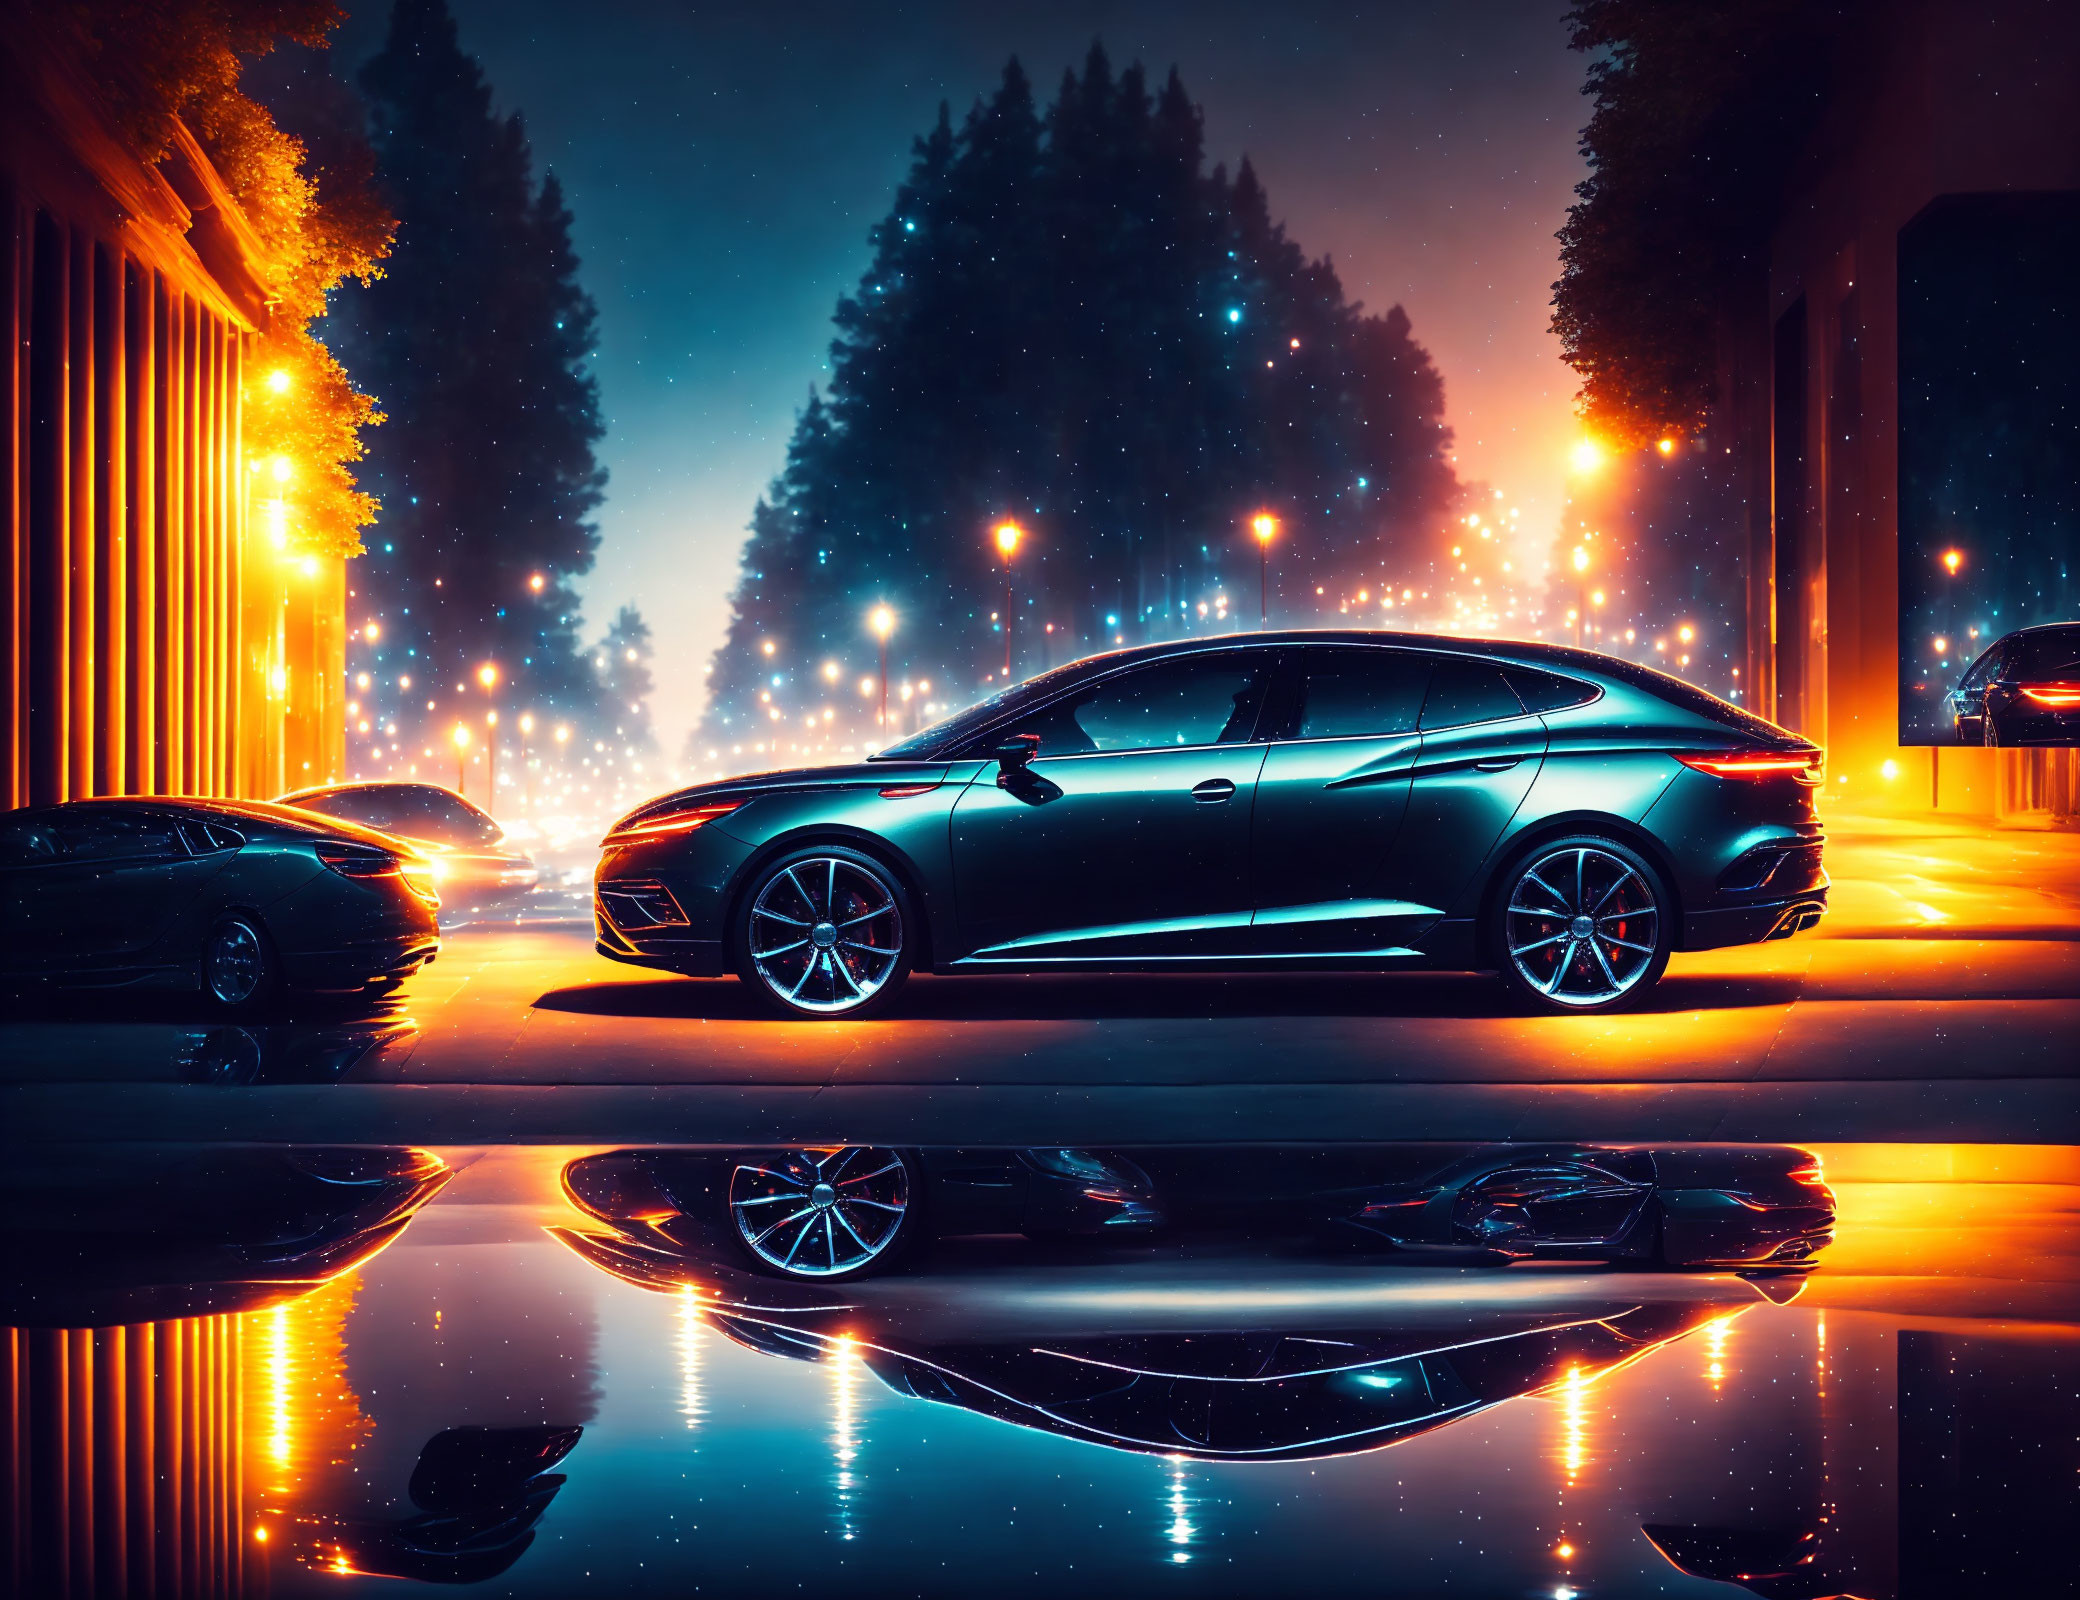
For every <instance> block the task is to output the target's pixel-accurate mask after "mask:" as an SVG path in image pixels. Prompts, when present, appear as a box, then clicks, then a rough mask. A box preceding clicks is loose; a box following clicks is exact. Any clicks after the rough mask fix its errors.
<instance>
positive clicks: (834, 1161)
mask: <svg viewBox="0 0 2080 1600" xmlns="http://www.w3.org/2000/svg"><path fill="white" fill-rule="evenodd" d="M841 1184H842V1185H843V1186H844V1189H843V1191H842V1192H841V1190H840V1189H839V1187H838V1186H839V1185H841ZM776 1190H784V1191H785V1192H775V1191H776ZM783 1201H785V1202H787V1203H788V1208H787V1212H786V1215H784V1216H782V1217H781V1218H779V1220H777V1221H772V1222H769V1221H767V1220H766V1219H767V1216H768V1215H769V1214H768V1213H766V1212H764V1211H763V1210H762V1209H757V1208H763V1207H766V1206H777V1205H779V1204H781V1202H783ZM909 1206H910V1173H909V1169H908V1168H907V1167H906V1166H905V1165H904V1164H903V1161H902V1158H901V1157H899V1156H898V1155H896V1154H895V1152H894V1151H891V1150H877V1149H873V1148H870V1147H866V1146H859V1145H846V1146H840V1147H838V1148H835V1149H830V1148H825V1149H818V1150H799V1151H794V1152H791V1153H790V1154H789V1156H788V1159H787V1161H786V1162H785V1163H784V1165H783V1166H782V1167H778V1168H776V1167H773V1166H769V1165H765V1164H762V1163H760V1162H757V1161H749V1162H745V1163H742V1164H740V1165H738V1166H737V1167H736V1168H735V1170H734V1172H733V1173H732V1175H731V1178H730V1184H729V1209H730V1215H731V1217H732V1219H733V1220H734V1222H735V1224H736V1228H737V1236H738V1237H739V1238H740V1239H741V1240H742V1241H743V1243H744V1246H745V1248H746V1249H748V1250H750V1251H751V1252H752V1254H753V1255H755V1256H757V1257H758V1258H759V1260H761V1261H763V1262H765V1263H766V1264H767V1265H768V1266H770V1267H773V1268H774V1269H776V1270H778V1271H780V1272H781V1273H783V1274H785V1275H787V1276H789V1277H802V1278H824V1277H830V1276H833V1275H837V1274H843V1273H849V1272H853V1271H856V1270H858V1269H859V1268H861V1267H864V1266H866V1265H868V1264H870V1263H871V1262H873V1261H874V1260H875V1259H876V1258H877V1257H879V1256H880V1255H882V1254H883V1252H885V1251H887V1250H888V1249H890V1248H891V1247H892V1246H893V1245H894V1243H895V1241H896V1238H897V1236H898V1235H899V1234H900V1233H901V1232H902V1231H903V1219H904V1217H905V1215H906V1214H907V1213H908V1211H909ZM875 1213H878V1214H879V1220H878V1221H876V1220H874V1219H873V1216H872V1214H875Z"/></svg>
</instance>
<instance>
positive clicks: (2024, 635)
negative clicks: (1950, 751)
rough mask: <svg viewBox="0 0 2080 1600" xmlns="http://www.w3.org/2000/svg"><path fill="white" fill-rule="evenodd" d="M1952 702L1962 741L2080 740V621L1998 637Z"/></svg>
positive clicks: (1955, 725) (1962, 681)
mask: <svg viewBox="0 0 2080 1600" xmlns="http://www.w3.org/2000/svg"><path fill="white" fill-rule="evenodd" d="M1949 704H1950V724H1951V726H1952V727H1953V728H1955V729H1956V730H1957V742H1958V743H1959V744H1987V745H2018V744H2080V622H2055V623H2050V624H2047V625H2046V626H2044V627H2041V628H2023V629H2020V630H2018V631H2017V632H2014V633H2010V634H2005V635H2003V636H2002V637H2000V638H1998V639H1996V640H1994V641H1993V643H1992V644H1990V645H1988V646H1987V647H1986V649H1985V650H1984V651H1983V652H1981V654H1980V656H1979V659H1978V660H1977V661H1974V662H1973V663H1972V664H1971V666H1970V667H1969V668H1968V669H1967V670H1966V672H1965V675H1964V677H1963V678H1962V679H1960V680H1959V681H1958V685H1957V687H1956V688H1955V689H1952V690H1951V691H1950V694H1949Z"/></svg>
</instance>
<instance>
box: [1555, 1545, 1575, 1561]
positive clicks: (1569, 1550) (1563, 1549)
mask: <svg viewBox="0 0 2080 1600" xmlns="http://www.w3.org/2000/svg"><path fill="white" fill-rule="evenodd" d="M1553 1554H1554V1555H1556V1556H1558V1557H1559V1558H1560V1559H1561V1560H1562V1561H1572V1560H1573V1559H1574V1546H1573V1545H1571V1544H1567V1543H1565V1542H1563V1543H1562V1544H1561V1545H1560V1548H1559V1549H1557V1550H1555V1551H1554V1552H1553Z"/></svg>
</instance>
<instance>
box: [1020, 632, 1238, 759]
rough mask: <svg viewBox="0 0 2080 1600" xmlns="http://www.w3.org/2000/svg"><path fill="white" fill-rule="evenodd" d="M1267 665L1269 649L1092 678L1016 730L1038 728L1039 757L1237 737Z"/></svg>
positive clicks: (1034, 730)
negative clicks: (1097, 680) (1089, 683)
mask: <svg viewBox="0 0 2080 1600" xmlns="http://www.w3.org/2000/svg"><path fill="white" fill-rule="evenodd" d="M1271 665H1272V655H1271V652H1269V651H1251V652H1249V653H1248V654H1246V655H1240V654H1238V655H1219V656H1199V657H1191V658H1187V659H1185V660H1182V661H1164V662H1159V663H1157V664H1156V665H1154V666H1148V667H1142V668H1140V669H1139V670H1137V671H1132V672H1124V673H1121V674H1120V675H1119V676H1118V677H1116V678H1108V679H1106V680H1105V681H1104V682H1102V683H1098V684H1094V685H1092V687H1091V688H1090V689H1089V690H1087V691H1086V692H1085V693H1083V694H1081V695H1078V696H1075V697H1074V698H1072V699H1070V700H1067V701H1062V702H1058V703H1057V704H1055V705H1053V706H1051V707H1049V708H1048V710H1047V711H1045V712H1043V713H1042V714H1041V715H1039V716H1038V717H1035V718H1033V719H1032V720H1031V722H1030V723H1022V724H1020V725H1019V726H1018V727H1017V729H1016V730H1015V731H1017V732H1020V733H1037V734H1039V735H1040V750H1039V754H1041V755H1043V756H1055V755H1069V754H1075V753H1080V752H1089V751H1104V750H1163V749H1176V748H1178V747H1181V746H1189V745H1206V744H1240V743H1242V742H1244V741H1246V740H1247V739H1248V738H1249V737H1250V735H1251V734H1252V733H1253V732H1254V731H1255V729H1256V721H1257V707H1258V705H1259V704H1260V703H1261V702H1262V700H1263V698H1264V686H1265V683H1266V681H1267V680H1268V679H1269V677H1270V675H1271Z"/></svg>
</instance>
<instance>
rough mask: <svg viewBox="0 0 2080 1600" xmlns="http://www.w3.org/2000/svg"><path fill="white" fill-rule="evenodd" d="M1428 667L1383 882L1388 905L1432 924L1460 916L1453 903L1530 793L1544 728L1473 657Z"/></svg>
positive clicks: (1440, 659)
mask: <svg viewBox="0 0 2080 1600" xmlns="http://www.w3.org/2000/svg"><path fill="white" fill-rule="evenodd" d="M1435 660H1436V667H1435V670H1434V671H1433V672H1432V673H1431V675H1430V686H1429V689H1428V691H1427V692H1426V693H1425V695H1424V697H1423V718H1422V728H1421V733H1422V744H1421V748H1420V749H1419V750H1418V752H1417V754H1416V758H1415V765H1414V770H1413V771H1412V772H1411V773H1410V778H1409V791H1408V812H1407V815H1406V817H1405V818H1404V820H1403V821H1402V824H1401V830H1400V832H1399V833H1398V834H1397V835H1396V836H1395V840H1394V849H1393V866H1392V870H1391V872H1390V873H1389V874H1388V875H1387V882H1388V884H1389V886H1390V889H1391V892H1392V894H1393V895H1394V897H1395V898H1396V899H1398V900H1403V901H1407V902H1408V903H1409V904H1411V905H1414V906H1420V907H1423V908H1426V910H1427V914H1428V916H1429V918H1430V919H1432V920H1435V919H1437V918H1441V917H1445V916H1451V915H1466V914H1467V912H1466V911H1465V909H1464V908H1463V907H1460V906H1459V905H1458V901H1459V899H1460V897H1461V896H1462V895H1463V894H1464V893H1465V891H1466V890H1467V889H1468V888H1469V887H1470V886H1471V884H1472V882H1473V877H1474V874H1475V872H1476V871H1477V870H1478V869H1479V867H1480V865H1481V863H1482V862H1483V861H1485V860H1486V859H1487V857H1488V855H1489V853H1490V852H1491V851H1492V850H1493V849H1494V848H1495V845H1496V843H1497V841H1498V840H1500V839H1501V837H1502V834H1503V830H1504V829H1506V828H1507V827H1508V826H1509V823H1510V819H1511V818H1512V817H1514V816H1515V815H1516V814H1517V809H1518V807H1520V806H1521V805H1522V804H1523V803H1524V796H1525V795H1526V794H1528V793H1530V790H1531V785H1532V782H1533V780H1535V779H1536V778H1537V777H1538V769H1539V767H1540V766H1541V765H1542V764H1543V762H1544V760H1545V752H1546V725H1545V722H1544V720H1543V719H1541V718H1539V717H1537V716H1535V715H1533V714H1532V713H1530V712H1528V711H1526V710H1525V709H1524V703H1523V701H1522V700H1520V699H1519V698H1518V697H1517V694H1516V691H1515V690H1513V689H1512V688H1511V687H1510V686H1509V680H1508V678H1507V677H1506V676H1505V675H1504V673H1503V670H1502V668H1500V667H1499V666H1497V665H1496V664H1495V663H1494V662H1492V661H1485V660H1483V659H1481V658H1480V657H1478V656H1448V655H1439V656H1437V657H1436V658H1435Z"/></svg>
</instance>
